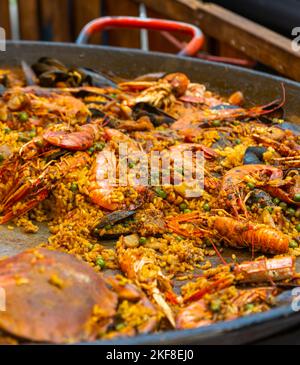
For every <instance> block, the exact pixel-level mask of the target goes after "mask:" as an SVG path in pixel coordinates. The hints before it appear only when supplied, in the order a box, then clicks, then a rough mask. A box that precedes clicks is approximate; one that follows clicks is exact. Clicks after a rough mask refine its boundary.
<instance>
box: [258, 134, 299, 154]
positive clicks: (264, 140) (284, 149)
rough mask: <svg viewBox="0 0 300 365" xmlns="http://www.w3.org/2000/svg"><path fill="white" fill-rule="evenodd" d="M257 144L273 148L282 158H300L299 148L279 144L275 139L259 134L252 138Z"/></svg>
mask: <svg viewBox="0 0 300 365" xmlns="http://www.w3.org/2000/svg"><path fill="white" fill-rule="evenodd" d="M252 137H253V138H254V139H255V140H256V141H257V142H259V143H261V144H263V145H264V146H267V147H273V148H274V149H275V150H276V151H277V152H279V153H280V154H281V155H282V156H286V157H290V156H294V157H298V158H299V156H300V149H299V146H298V145H297V146H295V145H293V148H291V147H289V146H288V145H286V144H284V143H281V142H278V141H276V140H274V139H271V138H268V137H265V136H261V135H258V134H253V136H252Z"/></svg>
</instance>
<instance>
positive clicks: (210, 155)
mask: <svg viewBox="0 0 300 365" xmlns="http://www.w3.org/2000/svg"><path fill="white" fill-rule="evenodd" d="M169 151H171V152H184V151H191V152H194V151H202V152H203V153H204V157H205V158H206V159H214V158H216V157H218V153H217V152H216V151H215V150H214V149H212V148H210V147H206V146H203V145H201V144H199V143H180V144H175V145H173V146H170V147H169Z"/></svg>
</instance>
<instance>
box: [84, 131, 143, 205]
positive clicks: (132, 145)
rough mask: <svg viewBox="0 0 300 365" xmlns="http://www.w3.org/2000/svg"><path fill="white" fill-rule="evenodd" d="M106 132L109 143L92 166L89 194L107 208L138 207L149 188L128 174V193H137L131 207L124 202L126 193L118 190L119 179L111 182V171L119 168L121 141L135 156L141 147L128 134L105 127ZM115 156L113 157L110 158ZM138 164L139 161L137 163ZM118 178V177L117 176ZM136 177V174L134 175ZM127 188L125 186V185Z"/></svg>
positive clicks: (130, 153)
mask: <svg viewBox="0 0 300 365" xmlns="http://www.w3.org/2000/svg"><path fill="white" fill-rule="evenodd" d="M104 133H105V136H106V138H107V139H108V141H109V144H108V145H107V146H106V147H105V148H104V150H103V151H102V153H99V154H98V155H97V160H96V162H95V163H94V165H93V166H92V169H91V173H90V179H91V184H90V186H89V188H88V190H89V196H90V198H91V200H92V202H93V203H94V204H97V205H99V206H101V207H102V208H105V209H107V210H111V211H114V210H123V209H126V208H129V209H130V210H133V209H136V208H137V207H138V206H139V205H140V204H141V202H142V201H143V200H144V199H145V194H146V192H147V189H146V187H145V186H139V185H137V184H135V183H134V181H133V182H132V180H131V175H130V172H128V174H127V182H128V186H126V190H127V191H128V194H129V195H130V194H131V195H132V194H133V193H136V194H137V196H136V199H135V202H134V204H131V205H130V206H129V207H127V206H126V204H125V202H124V194H123V192H122V191H120V190H119V191H118V188H119V187H118V186H116V185H118V184H117V181H115V182H114V183H113V182H111V180H110V178H109V177H110V176H108V175H109V173H110V172H111V171H114V169H116V170H118V163H119V162H120V161H117V158H116V154H115V151H116V150H117V147H118V146H119V144H120V143H124V145H126V148H127V151H128V155H129V156H130V157H131V158H134V156H135V154H136V153H139V152H140V148H139V146H138V144H137V143H136V141H134V140H132V139H131V138H130V137H129V136H127V135H126V134H124V133H122V132H120V131H118V130H116V129H111V128H104ZM112 156H114V157H113V158H110V157H112ZM136 166H138V163H137V165H136ZM115 177H116V179H117V178H118V177H117V176H115ZM133 179H134V176H133ZM124 188H125V187H124Z"/></svg>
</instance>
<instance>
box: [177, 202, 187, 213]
mask: <svg viewBox="0 0 300 365" xmlns="http://www.w3.org/2000/svg"><path fill="white" fill-rule="evenodd" d="M179 209H180V210H181V211H184V210H185V209H187V205H186V204H185V203H181V204H180V205H179Z"/></svg>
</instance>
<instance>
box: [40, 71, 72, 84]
mask: <svg viewBox="0 0 300 365" xmlns="http://www.w3.org/2000/svg"><path fill="white" fill-rule="evenodd" d="M68 78H69V75H68V73H66V72H65V71H60V70H54V71H47V72H44V73H42V74H40V75H39V80H40V85H41V86H46V87H50V86H53V85H54V84H55V83H56V82H58V81H66V80H68Z"/></svg>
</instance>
